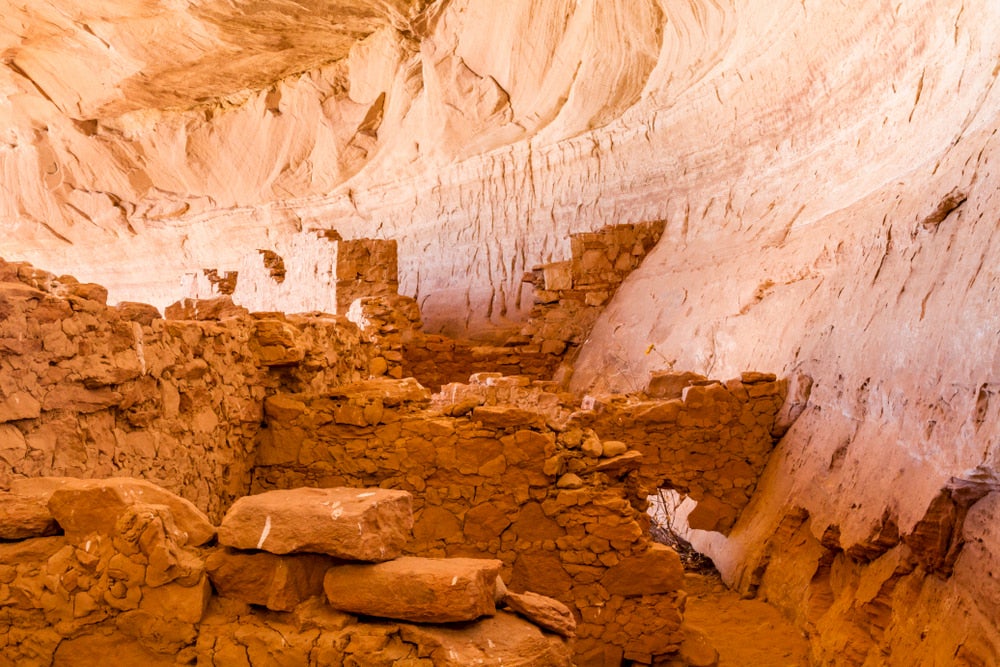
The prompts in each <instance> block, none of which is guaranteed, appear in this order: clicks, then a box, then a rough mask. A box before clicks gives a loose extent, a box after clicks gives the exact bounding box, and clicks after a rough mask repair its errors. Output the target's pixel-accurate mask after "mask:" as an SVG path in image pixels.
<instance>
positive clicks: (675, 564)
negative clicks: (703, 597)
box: [601, 544, 684, 597]
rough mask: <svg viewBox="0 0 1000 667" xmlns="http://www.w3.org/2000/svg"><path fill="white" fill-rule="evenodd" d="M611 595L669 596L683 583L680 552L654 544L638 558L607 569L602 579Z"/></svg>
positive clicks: (622, 561)
mask: <svg viewBox="0 0 1000 667" xmlns="http://www.w3.org/2000/svg"><path fill="white" fill-rule="evenodd" d="M601 584H603V585H604V587H605V588H606V589H608V592H609V593H611V594H612V595H623V596H625V597H632V596H640V595H651V594H654V593H670V592H673V591H676V590H678V589H679V588H681V587H682V586H683V584H684V567H683V566H682V565H681V559H680V557H679V556H678V555H677V552H676V551H674V550H673V549H671V548H670V547H668V546H666V545H663V544H653V545H651V546H650V547H649V549H648V550H647V551H646V552H645V553H642V554H639V555H638V556H630V557H628V558H625V559H623V560H621V561H620V562H619V563H618V564H617V565H615V566H614V567H611V568H609V569H608V571H607V572H605V574H604V577H602V579H601Z"/></svg>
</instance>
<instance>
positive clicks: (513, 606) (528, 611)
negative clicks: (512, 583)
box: [503, 591, 576, 637]
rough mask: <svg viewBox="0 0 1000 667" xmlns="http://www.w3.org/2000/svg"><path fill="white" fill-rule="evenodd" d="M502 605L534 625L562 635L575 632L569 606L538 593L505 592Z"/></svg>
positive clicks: (569, 634) (570, 634) (574, 622)
mask: <svg viewBox="0 0 1000 667" xmlns="http://www.w3.org/2000/svg"><path fill="white" fill-rule="evenodd" d="M503 602H504V606H506V607H507V609H510V610H511V611H512V612H514V613H516V614H519V615H520V616H524V617H525V618H527V619H529V620H531V622H532V623H534V624H535V625H537V626H539V627H541V628H544V629H546V630H548V631H550V632H554V633H556V634H557V635H562V636H563V637H572V636H574V635H575V634H576V618H574V617H573V612H572V611H570V609H569V607H567V606H566V605H564V604H563V603H562V602H559V600H555V599H553V598H550V597H546V596H544V595H539V594H538V593H532V592H530V591H529V592H525V593H507V594H506V595H505V596H504V598H503Z"/></svg>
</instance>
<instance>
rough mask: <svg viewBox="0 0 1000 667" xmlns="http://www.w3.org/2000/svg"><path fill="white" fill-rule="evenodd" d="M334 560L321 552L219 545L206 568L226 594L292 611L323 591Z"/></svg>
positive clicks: (206, 563) (220, 590)
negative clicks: (242, 549)
mask: <svg viewBox="0 0 1000 667" xmlns="http://www.w3.org/2000/svg"><path fill="white" fill-rule="evenodd" d="M333 562H334V561H333V559H331V558H329V557H327V556H321V555H318V554H297V555H287V556H277V555H275V554H269V553H267V552H266V551H256V552H252V553H247V552H240V551H235V550H233V549H219V550H218V551H215V552H213V553H212V554H211V555H210V556H209V557H208V558H207V559H206V560H205V569H206V570H207V572H208V577H209V579H211V581H212V585H213V586H214V587H215V590H216V591H217V592H218V593H219V595H221V596H223V597H228V598H234V599H236V600H240V601H242V602H246V603H247V604H255V605H260V606H263V607H267V608H268V609H271V610H273V611H292V610H293V609H295V607H296V606H297V605H298V604H300V603H302V602H304V601H305V600H307V599H309V598H311V597H313V596H317V595H322V594H323V575H324V574H326V571H327V570H328V569H329V568H330V566H331V565H332V564H333Z"/></svg>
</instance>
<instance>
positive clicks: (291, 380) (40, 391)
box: [0, 262, 368, 514]
mask: <svg viewBox="0 0 1000 667" xmlns="http://www.w3.org/2000/svg"><path fill="white" fill-rule="evenodd" d="M0 276H2V277H3V280H2V281H0V310H2V318H0V350H2V354H0V383H2V384H0V421H2V423H0V482H3V483H7V482H9V481H10V480H12V479H14V478H20V477H36V476H40V475H53V474H55V475H72V476H87V477H90V476H94V477H104V476H112V475H129V476H136V477H145V478H148V479H150V480H152V481H155V482H157V483H159V484H161V485H163V486H165V487H167V488H169V489H171V490H174V491H176V492H178V493H180V494H181V495H183V496H184V497H186V498H188V499H190V500H191V501H193V502H195V503H196V504H197V505H198V506H200V507H201V508H202V509H205V510H208V511H209V512H211V513H212V514H218V512H219V511H220V510H221V509H223V508H224V507H226V506H228V504H229V502H231V501H232V499H234V498H236V497H238V496H239V495H242V494H244V493H245V491H246V489H247V487H248V485H249V468H248V463H249V457H250V456H251V454H252V447H253V443H254V436H255V435H256V433H257V431H258V430H259V428H260V423H261V419H262V416H263V412H262V406H263V402H264V399H265V397H266V395H267V394H268V393H269V392H272V391H275V390H277V389H278V388H285V389H286V390H294V391H323V390H325V389H328V388H329V387H332V386H336V385H338V384H341V383H342V382H345V381H346V382H350V381H356V380H358V379H360V378H361V377H362V376H367V370H368V369H367V364H368V361H367V360H368V356H367V355H368V352H367V350H368V347H367V344H366V343H364V342H363V341H362V340H361V338H360V333H359V332H358V330H357V329H356V327H354V326H353V325H351V324H350V323H349V322H347V321H346V320H345V319H343V318H334V317H315V318H295V317H291V318H286V317H284V316H280V315H273V316H267V317H262V318H256V319H255V318H251V317H249V316H247V315H246V314H245V311H242V313H241V312H240V311H234V312H232V313H231V314H233V315H234V316H232V317H228V318H227V319H223V320H193V319H192V320H183V321H174V320H164V319H162V318H161V317H160V316H159V313H158V312H157V311H156V310H155V309H153V308H152V307H149V306H143V305H141V304H122V305H120V306H118V307H117V308H111V307H108V306H107V305H105V298H106V291H105V290H103V288H100V287H98V286H96V285H91V284H80V283H77V282H76V281H75V280H73V279H72V278H69V277H62V278H56V277H55V276H53V275H51V274H48V273H46V272H44V271H39V270H37V269H34V268H32V267H30V266H28V265H24V264H20V265H18V264H8V263H3V262H0ZM196 310H197V308H195V307H194V306H192V310H190V311H188V315H189V316H195V315H196V314H197V313H196V312H195V311H196ZM208 310H209V311H211V312H212V313H213V316H218V314H219V313H220V312H224V311H220V310H219V304H212V307H211V308H209V309H208Z"/></svg>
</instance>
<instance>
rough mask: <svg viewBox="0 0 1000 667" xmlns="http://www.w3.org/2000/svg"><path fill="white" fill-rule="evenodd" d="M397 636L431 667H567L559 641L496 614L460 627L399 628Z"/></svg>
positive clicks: (565, 649) (567, 655)
mask: <svg viewBox="0 0 1000 667" xmlns="http://www.w3.org/2000/svg"><path fill="white" fill-rule="evenodd" d="M399 628H400V636H401V637H402V638H403V640H404V641H406V642H410V643H414V644H416V645H417V646H418V647H419V649H420V655H427V656H428V657H430V659H431V661H432V662H433V663H434V665H435V667H468V666H469V665H478V666H479V667H511V666H520V667H529V666H530V667H570V666H571V665H572V664H573V660H572V652H571V651H570V649H569V647H568V646H567V644H566V643H565V642H564V641H563V640H562V639H560V638H558V637H554V636H552V635H545V634H543V633H542V632H541V631H540V630H539V629H538V628H536V627H535V626H534V625H532V624H531V623H528V622H527V621H525V620H522V619H520V618H518V617H517V616H514V615H513V614H506V613H504V612H499V613H498V614H497V615H496V616H493V617H488V618H484V619H481V620H479V621H477V622H475V623H472V624H470V625H466V626H462V627H434V626H417V625H407V624H401V625H400V626H399Z"/></svg>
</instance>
